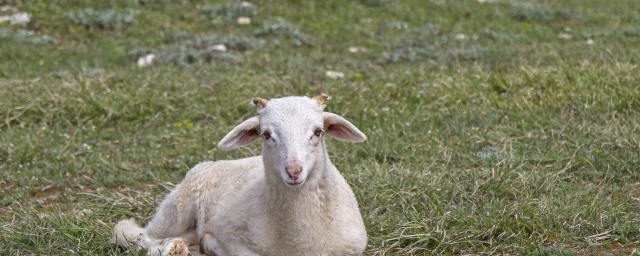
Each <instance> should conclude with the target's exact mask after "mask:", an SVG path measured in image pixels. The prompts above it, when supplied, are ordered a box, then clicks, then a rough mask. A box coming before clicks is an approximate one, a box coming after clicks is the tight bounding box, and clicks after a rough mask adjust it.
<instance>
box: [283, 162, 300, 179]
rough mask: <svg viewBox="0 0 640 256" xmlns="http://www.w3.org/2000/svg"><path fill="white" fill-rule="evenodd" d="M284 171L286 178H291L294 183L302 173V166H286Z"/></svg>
mask: <svg viewBox="0 0 640 256" xmlns="http://www.w3.org/2000/svg"><path fill="white" fill-rule="evenodd" d="M286 171H287V176H289V178H291V179H292V180H294V181H296V180H298V177H299V176H300V173H302V166H299V165H298V166H287V168H286Z"/></svg>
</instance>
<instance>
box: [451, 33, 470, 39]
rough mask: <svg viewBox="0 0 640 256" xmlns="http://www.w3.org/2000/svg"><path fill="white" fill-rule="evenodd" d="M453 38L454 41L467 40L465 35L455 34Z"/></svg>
mask: <svg viewBox="0 0 640 256" xmlns="http://www.w3.org/2000/svg"><path fill="white" fill-rule="evenodd" d="M454 37H455V39H458V40H464V39H466V38H467V35H465V34H457V35H455V36H454Z"/></svg>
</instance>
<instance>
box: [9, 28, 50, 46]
mask: <svg viewBox="0 0 640 256" xmlns="http://www.w3.org/2000/svg"><path fill="white" fill-rule="evenodd" d="M0 38H10V39H13V40H14V41H15V42H18V43H29V44H38V45H40V44H55V43H57V41H56V40H55V39H54V38H52V37H50V36H48V35H43V34H39V33H37V32H35V31H32V30H26V29H18V30H16V31H11V30H9V29H7V28H0Z"/></svg>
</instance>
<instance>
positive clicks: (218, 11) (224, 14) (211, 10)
mask: <svg viewBox="0 0 640 256" xmlns="http://www.w3.org/2000/svg"><path fill="white" fill-rule="evenodd" d="M200 13H202V14H204V15H207V16H209V18H211V19H220V18H222V19H226V20H233V19H237V18H238V17H254V16H255V15H256V14H257V10H256V8H255V6H253V5H252V4H250V3H248V2H242V3H230V4H224V5H216V6H209V5H207V6H204V7H202V8H201V9H200Z"/></svg>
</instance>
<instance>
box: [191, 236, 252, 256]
mask: <svg viewBox="0 0 640 256" xmlns="http://www.w3.org/2000/svg"><path fill="white" fill-rule="evenodd" d="M200 253H204V254H206V255H213V254H215V255H216V256H227V255H233V256H235V255H237V256H259V255H260V254H258V253H256V252H254V251H252V250H251V249H249V248H247V247H246V246H244V245H243V244H242V243H240V242H230V243H228V244H225V246H224V248H223V247H222V246H221V245H220V243H219V242H218V240H217V239H216V238H215V237H213V236H212V235H211V234H209V233H207V234H205V235H204V236H202V239H201V240H200Z"/></svg>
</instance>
